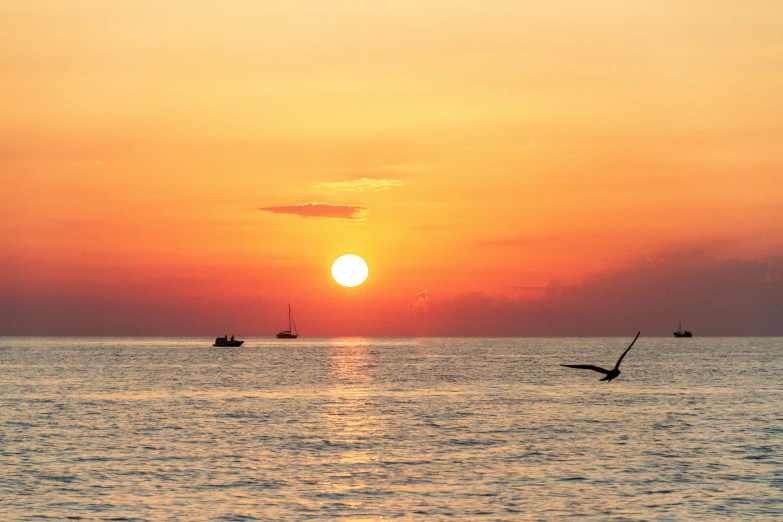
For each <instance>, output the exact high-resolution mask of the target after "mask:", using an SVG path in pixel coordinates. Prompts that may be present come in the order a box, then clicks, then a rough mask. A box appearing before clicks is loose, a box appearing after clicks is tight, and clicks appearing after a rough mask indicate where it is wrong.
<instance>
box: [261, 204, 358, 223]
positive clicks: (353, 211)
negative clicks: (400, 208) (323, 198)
mask: <svg viewBox="0 0 783 522" xmlns="http://www.w3.org/2000/svg"><path fill="white" fill-rule="evenodd" d="M258 210H261V211H262V212H271V213H273V214H293V215H296V216H302V217H314V218H332V219H364V217H365V215H366V214H367V209H366V208H364V207H360V206H359V205H333V204H331V203H318V202H315V201H314V202H312V203H299V204H298V205H287V206H281V207H261V208H259V209H258Z"/></svg>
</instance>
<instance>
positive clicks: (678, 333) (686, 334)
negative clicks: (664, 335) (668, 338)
mask: <svg viewBox="0 0 783 522" xmlns="http://www.w3.org/2000/svg"><path fill="white" fill-rule="evenodd" d="M674 337H693V334H691V332H689V331H688V330H683V329H682V321H680V327H679V329H677V331H676V332H674Z"/></svg>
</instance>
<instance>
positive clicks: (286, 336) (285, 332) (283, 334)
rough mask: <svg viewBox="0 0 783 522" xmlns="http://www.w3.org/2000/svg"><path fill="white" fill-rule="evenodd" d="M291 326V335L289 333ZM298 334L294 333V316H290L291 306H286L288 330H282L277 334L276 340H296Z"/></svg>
mask: <svg viewBox="0 0 783 522" xmlns="http://www.w3.org/2000/svg"><path fill="white" fill-rule="evenodd" d="M292 325H293V333H291V331H292V328H291V326H292ZM297 337H299V334H297V333H296V323H295V322H294V316H293V315H292V314H291V305H290V304H289V305H288V330H283V331H282V332H280V333H279V334H277V338H278V339H296V338H297Z"/></svg>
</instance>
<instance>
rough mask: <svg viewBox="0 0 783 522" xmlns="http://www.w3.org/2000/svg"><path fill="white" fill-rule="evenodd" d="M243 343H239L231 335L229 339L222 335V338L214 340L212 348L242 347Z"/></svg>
mask: <svg viewBox="0 0 783 522" xmlns="http://www.w3.org/2000/svg"><path fill="white" fill-rule="evenodd" d="M244 342H245V341H240V340H238V339H234V336H233V335H232V336H231V338H230V339H229V337H228V336H227V335H224V336H223V337H218V338H216V339H215V344H213V345H212V346H242V343H244Z"/></svg>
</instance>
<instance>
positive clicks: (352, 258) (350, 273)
mask: <svg viewBox="0 0 783 522" xmlns="http://www.w3.org/2000/svg"><path fill="white" fill-rule="evenodd" d="M368 273H369V269H368V268H367V263H366V262H365V261H364V259H362V258H361V257H359V256H356V255H354V254H345V255H344V256H340V257H338V258H337V260H336V261H335V262H334V264H332V277H334V280H335V281H337V282H338V283H340V284H341V285H343V286H359V285H360V284H362V283H364V280H365V279H367V274H368Z"/></svg>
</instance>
